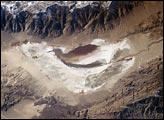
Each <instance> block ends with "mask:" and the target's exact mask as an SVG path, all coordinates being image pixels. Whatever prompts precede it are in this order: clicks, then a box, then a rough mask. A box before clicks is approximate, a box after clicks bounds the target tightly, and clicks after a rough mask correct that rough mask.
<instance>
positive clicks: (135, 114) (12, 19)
mask: <svg viewBox="0 0 164 120" xmlns="http://www.w3.org/2000/svg"><path fill="white" fill-rule="evenodd" d="M20 3H21V4H19V3H16V4H15V2H11V4H13V6H14V7H12V8H11V10H9V9H8V8H5V7H4V6H8V7H9V8H10V6H12V5H11V4H10V5H9V4H3V5H1V35H2V36H1V43H2V48H3V51H2V52H1V57H2V59H1V61H2V63H1V71H2V73H1V74H2V76H1V115H2V118H42V119H43V118H51V119H54V118H56V119H58V118H77V119H79V118H86V119H88V118H117V119H120V118H124V119H126V118H141V119H145V118H163V45H162V43H163V2H162V1H151V2H149V1H143V2H136V1H133V2H131V1H123V2H122V1H118V2H116V1H112V2H110V1H108V2H85V1H84V2H79V1H78V2H72V1H69V2H54V1H49V2H44V1H42V2H38V1H34V2H27V1H24V2H20ZM14 9H15V10H14ZM35 37H36V38H35ZM40 38H45V39H40ZM48 38H50V39H48ZM53 38H55V39H53ZM95 38H101V39H104V41H105V42H102V43H103V45H104V46H105V45H108V44H111V46H114V45H115V44H117V43H119V42H123V41H124V40H127V44H128V45H129V49H125V50H121V45H122V44H119V45H120V46H119V49H120V50H118V51H117V52H116V53H115V54H114V57H113V58H112V60H111V61H110V63H113V64H112V66H109V67H107V68H106V69H105V70H103V71H101V72H100V73H98V74H94V75H89V76H87V78H86V80H85V85H86V86H89V87H90V88H95V87H97V86H99V85H102V84H103V83H105V85H103V87H101V88H100V89H98V90H95V91H94V92H85V91H81V92H80V93H72V92H70V91H69V90H68V89H67V88H65V86H64V84H62V82H63V81H64V80H65V79H69V78H72V79H71V80H72V81H80V80H81V78H82V77H85V76H86V75H88V73H89V72H91V71H89V70H88V69H89V68H94V67H95V68H96V66H101V65H102V66H103V65H104V61H103V62H102V61H95V62H92V63H89V64H88V63H87V60H84V61H85V62H84V61H83V62H84V63H86V64H77V62H76V61H78V60H79V59H82V60H83V58H85V57H86V58H88V57H89V56H90V55H93V54H94V53H99V51H98V50H101V49H100V48H101V45H93V44H92V42H91V41H92V40H93V39H95ZM42 41H47V46H48V45H49V46H50V47H51V48H53V49H49V48H48V47H49V46H48V47H47V46H46V45H43V43H42ZM33 42H37V43H35V45H36V46H35V45H33V44H32V43H33ZM112 43H114V44H112ZM127 44H125V45H127ZM28 45H29V46H30V45H31V48H33V49H30V47H29V46H28ZM39 45H41V48H43V49H41V48H40V47H38V46H39ZM123 45H124V44H123ZM6 46H7V47H6ZM23 47H24V48H26V47H27V48H28V47H29V49H25V50H24V51H23ZM20 48H22V49H20ZM35 48H38V49H35ZM62 48H64V50H65V51H64V50H63V49H62ZM84 49H85V50H84ZM113 49H115V48H114V47H113V48H112V49H110V52H109V53H107V54H105V55H106V56H107V55H109V54H111V53H112V52H113ZM19 50H20V51H19ZM35 50H36V51H37V50H38V51H39V52H38V55H37V52H36V51H35ZM44 50H46V51H44ZM103 50H104V51H106V49H102V51H103ZM40 51H41V52H40ZM30 52H31V53H30ZM35 52H36V54H35ZM44 52H45V54H46V55H45V54H43V53H44ZM51 52H52V54H51ZM53 53H54V54H53ZM100 53H101V52H100ZM29 54H32V56H30V57H31V58H30V57H29V56H28V55H29ZM47 54H48V55H51V56H48V55H47ZM42 55H43V58H42V57H41V56H42ZM44 55H45V56H44ZM98 55H99V56H98ZM98 55H97V56H96V57H95V58H94V59H93V60H95V59H97V58H101V54H98ZM47 56H48V57H47ZM54 56H55V59H51V58H54ZM56 58H59V59H56ZM51 60H52V61H53V62H52V61H51ZM98 60H99V59H98ZM38 61H39V62H41V63H42V65H43V66H41V68H40V66H37V65H38V64H39V62H38ZM60 61H61V62H60ZM128 61H134V63H133V65H132V66H131V67H130V68H129V69H127V70H125V73H124V74H122V76H121V75H120V76H119V74H120V73H121V70H122V69H123V68H126V67H127V66H128V64H126V62H128ZM37 62H38V63H37ZM57 62H60V63H64V65H65V66H66V67H65V68H64V69H61V71H59V72H58V71H57V70H58V69H60V67H61V65H63V64H59V65H58V66H57V67H56V66H55V65H57V64H55V65H54V63H57ZM83 62H82V63H83ZM35 63H37V64H35ZM47 63H49V64H47ZM50 63H52V64H50ZM102 63H103V64H102ZM110 63H108V64H110ZM105 64H106V62H105ZM67 68H71V69H67ZM78 68H79V69H81V71H80V76H78V77H76V75H75V74H72V73H76V72H72V71H73V70H74V71H76V70H78ZM95 68H94V69H95ZM94 69H93V70H94ZM45 70H48V72H50V73H51V74H47V73H46V72H47V71H45ZM71 70H72V71H71ZM54 71H55V72H54ZM45 73H46V74H45ZM83 73H85V76H82V75H83ZM65 74H67V75H68V74H70V75H71V76H65ZM117 74H118V76H117ZM49 75H52V76H49ZM115 75H116V76H115ZM113 76H114V77H113ZM73 78H74V79H73ZM56 79H59V81H57V82H56V81H55V80H56ZM60 80H61V81H60ZM54 81H55V82H54ZM72 81H69V82H68V83H67V85H68V84H70V83H71V82H72ZM75 84H76V83H73V85H74V86H75ZM79 84H81V83H79ZM63 86H64V87H63ZM74 86H73V87H74ZM77 87H79V86H77ZM22 106H24V108H23V109H22ZM29 110H30V111H29Z"/></svg>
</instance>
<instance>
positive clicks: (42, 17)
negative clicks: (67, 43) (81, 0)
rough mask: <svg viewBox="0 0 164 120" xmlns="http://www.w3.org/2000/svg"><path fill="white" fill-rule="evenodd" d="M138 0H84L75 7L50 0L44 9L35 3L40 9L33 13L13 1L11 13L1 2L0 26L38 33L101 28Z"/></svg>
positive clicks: (68, 32) (5, 28)
mask: <svg viewBox="0 0 164 120" xmlns="http://www.w3.org/2000/svg"><path fill="white" fill-rule="evenodd" d="M141 3H142V2H141ZM141 3H140V2H131V1H127V2H115V1H113V2H111V4H109V3H107V2H92V3H89V2H88V3H87V4H86V5H81V6H80V7H78V5H77V3H76V2H75V3H73V4H72V5H71V6H68V5H70V4H68V5H64V4H57V3H55V2H54V4H53V5H51V6H48V7H44V11H43V8H42V7H40V6H46V5H42V4H41V3H39V5H38V9H40V10H42V11H40V12H38V13H33V12H34V10H33V11H30V8H26V9H23V10H22V9H21V3H20V5H19V6H18V5H17V4H16V5H15V6H14V7H16V10H14V12H13V13H12V12H11V11H8V10H7V9H6V8H5V7H2V6H1V13H2V14H1V20H2V21H1V29H2V30H5V31H9V32H21V31H27V32H28V33H30V34H33V35H40V36H42V37H46V36H51V37H58V36H60V35H62V34H67V35H70V34H72V33H79V32H87V33H89V34H92V33H97V32H103V31H105V30H109V29H113V28H114V26H113V23H112V21H113V20H116V19H118V20H117V21H119V19H120V18H121V17H122V16H125V15H127V14H128V13H130V12H131V11H132V10H133V8H134V7H135V6H137V5H138V4H141ZM22 4H25V3H22ZM51 4H52V3H51ZM104 5H106V6H107V8H106V7H104ZM22 6H23V5H22ZM33 7H35V6H33ZM33 9H36V8H33ZM38 9H37V10H38Z"/></svg>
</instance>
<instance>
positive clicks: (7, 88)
mask: <svg viewBox="0 0 164 120" xmlns="http://www.w3.org/2000/svg"><path fill="white" fill-rule="evenodd" d="M3 66H4V67H3V68H2V69H3V70H2V71H3V72H2V76H3V77H1V110H4V111H7V110H8V109H9V108H10V107H11V106H13V105H15V104H17V103H18V102H20V101H21V100H22V99H24V98H27V99H28V98H29V99H30V98H32V97H31V96H33V92H32V90H29V88H28V87H27V86H26V82H27V81H30V80H31V79H32V78H31V76H30V74H29V73H28V72H26V71H25V70H24V69H23V68H21V67H18V68H17V69H16V70H15V71H12V70H8V69H6V65H3ZM6 71H7V72H6ZM25 79H26V80H27V81H26V82H25V81H24V80H25ZM22 82H23V84H22Z"/></svg>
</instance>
